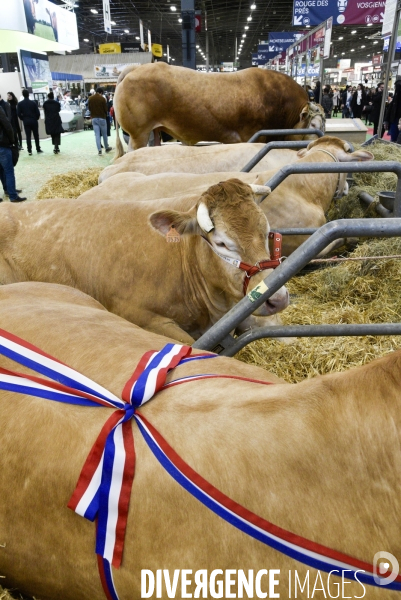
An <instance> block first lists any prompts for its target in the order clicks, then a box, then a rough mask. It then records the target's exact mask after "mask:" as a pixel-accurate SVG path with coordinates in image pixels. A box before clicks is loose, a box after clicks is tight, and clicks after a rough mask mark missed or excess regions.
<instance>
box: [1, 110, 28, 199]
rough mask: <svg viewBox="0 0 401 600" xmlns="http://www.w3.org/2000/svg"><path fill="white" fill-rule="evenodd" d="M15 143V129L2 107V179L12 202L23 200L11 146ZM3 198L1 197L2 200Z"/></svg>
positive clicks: (5, 190)
mask: <svg viewBox="0 0 401 600" xmlns="http://www.w3.org/2000/svg"><path fill="white" fill-rule="evenodd" d="M13 144H14V131H13V128H12V126H11V123H10V121H9V120H8V119H7V117H6V113H5V112H4V110H3V109H2V108H1V107H0V179H1V183H2V184H3V189H4V193H5V194H7V195H8V196H9V197H10V202H23V201H24V200H26V198H21V197H20V196H19V195H18V192H20V191H21V190H17V189H16V187H15V173H14V165H13V155H12V151H11V146H12V145H13ZM2 200H3V199H1V201H2Z"/></svg>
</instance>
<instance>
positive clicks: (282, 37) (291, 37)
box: [269, 31, 304, 54]
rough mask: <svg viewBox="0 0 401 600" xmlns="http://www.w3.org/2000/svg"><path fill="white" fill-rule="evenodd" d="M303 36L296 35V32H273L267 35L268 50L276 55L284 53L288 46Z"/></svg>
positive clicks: (300, 34) (301, 34)
mask: <svg viewBox="0 0 401 600" xmlns="http://www.w3.org/2000/svg"><path fill="white" fill-rule="evenodd" d="M303 35H304V34H303V33H298V32H296V31H278V32H277V31H273V32H271V33H269V50H270V52H275V53H276V54H278V53H279V52H284V50H286V49H287V48H288V46H291V44H294V43H295V42H296V41H298V40H299V38H301V37H302V36H303Z"/></svg>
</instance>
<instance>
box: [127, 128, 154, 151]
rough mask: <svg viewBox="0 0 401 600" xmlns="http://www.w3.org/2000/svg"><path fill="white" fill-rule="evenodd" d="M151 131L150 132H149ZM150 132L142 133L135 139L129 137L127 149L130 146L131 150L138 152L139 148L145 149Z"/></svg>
mask: <svg viewBox="0 0 401 600" xmlns="http://www.w3.org/2000/svg"><path fill="white" fill-rule="evenodd" d="M151 131H152V130H151ZM149 136H150V131H145V132H142V133H140V134H138V135H136V136H135V137H133V136H132V135H130V139H129V144H128V147H130V146H131V149H132V150H138V149H139V148H145V147H146V146H147V145H148V140H149Z"/></svg>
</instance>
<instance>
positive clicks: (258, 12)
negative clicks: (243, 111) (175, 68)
mask: <svg viewBox="0 0 401 600" xmlns="http://www.w3.org/2000/svg"><path fill="white" fill-rule="evenodd" d="M54 1H55V2H56V3H57V4H61V3H62V0H54ZM75 4H76V8H75V9H74V10H75V13H76V15H77V22H78V34H79V41H80V49H81V51H85V52H88V51H93V46H94V45H96V44H99V43H104V42H118V41H123V42H135V41H138V40H136V37H139V19H141V20H142V21H143V24H144V28H145V42H146V41H147V29H150V31H151V34H152V42H156V43H161V44H162V45H163V50H164V52H166V45H167V44H168V45H169V49H170V56H171V57H172V58H174V59H175V62H174V63H173V64H176V65H177V64H178V65H179V64H181V55H182V50H181V23H180V22H179V19H180V11H181V2H180V1H178V2H174V0H163V1H159V0H110V12H111V19H112V21H113V22H114V23H115V25H112V33H111V34H107V33H106V32H105V31H104V27H103V8H102V0H76V2H75ZM292 5H293V0H267V1H266V0H264V1H263V2H262V1H260V0H255V2H254V3H253V2H252V0H251V1H248V0H245V1H244V0H196V5H195V9H196V10H200V11H201V12H202V32H201V33H198V34H197V41H196V43H197V44H198V45H199V46H200V49H202V51H203V52H206V33H205V28H206V21H207V28H208V35H209V54H210V61H211V62H214V64H219V63H221V62H232V61H234V60H235V51H236V45H235V41H236V40H237V43H238V45H239V42H240V40H241V39H244V46H243V50H242V52H241V55H240V59H239V62H240V64H243V65H244V66H249V63H250V59H251V53H252V52H256V50H257V45H258V43H260V42H261V41H262V40H268V37H269V31H295V30H296V29H297V28H295V27H292V26H291V20H292ZM251 6H256V8H254V9H252V10H251ZM172 8H175V9H176V10H172ZM94 11H97V12H94ZM245 27H248V29H245ZM380 31H381V26H380V25H373V26H371V27H367V26H347V27H343V26H335V27H334V30H333V37H332V40H333V54H332V55H333V56H335V55H336V56H337V58H345V57H346V58H350V57H355V58H356V59H358V60H361V61H366V60H367V59H369V57H371V55H372V54H378V53H380V52H382V48H383V42H382V40H381V39H380ZM352 32H355V33H352ZM244 34H245V35H246V37H245V38H243V37H242V36H243V35H244ZM372 36H377V37H376V39H370V38H371V37H372ZM340 38H342V39H340ZM85 40H88V41H85ZM198 56H199V61H197V62H199V64H201V63H203V62H204V61H203V60H202V59H201V57H200V55H199V54H198Z"/></svg>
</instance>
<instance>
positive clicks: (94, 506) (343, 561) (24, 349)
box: [0, 329, 401, 600]
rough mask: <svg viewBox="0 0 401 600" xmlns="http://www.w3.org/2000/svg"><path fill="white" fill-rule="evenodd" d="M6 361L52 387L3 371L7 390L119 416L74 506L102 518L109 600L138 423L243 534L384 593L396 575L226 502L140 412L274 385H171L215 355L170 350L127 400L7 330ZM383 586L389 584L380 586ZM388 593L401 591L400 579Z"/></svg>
mask: <svg viewBox="0 0 401 600" xmlns="http://www.w3.org/2000/svg"><path fill="white" fill-rule="evenodd" d="M0 354H3V355H5V356H7V357H9V358H11V359H13V360H15V361H16V362H18V363H20V364H23V365H24V366H26V367H29V368H30V369H32V370H34V371H36V372H38V373H40V374H42V375H45V376H46V377H48V378H50V379H52V380H53V381H49V380H47V379H42V378H40V377H37V376H32V375H25V374H22V373H18V372H14V371H9V370H7V369H0V389H3V390H8V391H12V392H17V393H21V394H29V395H31V396H37V397H39V398H44V399H48V400H54V401H57V402H64V403H68V404H79V405H81V406H97V407H99V406H105V407H108V408H114V409H116V410H115V412H113V414H112V415H111V416H110V417H109V418H108V420H107V421H106V423H105V425H104V426H103V428H102V430H101V432H100V434H99V436H98V438H97V440H96V442H95V444H94V445H93V447H92V449H91V451H90V453H89V456H88V458H87V460H86V461H85V464H84V466H83V469H82V471H81V474H80V477H79V479H78V483H77V486H76V488H75V491H74V493H73V495H72V497H71V500H70V502H69V504H68V506H69V507H70V508H72V509H73V510H75V511H76V512H77V513H78V514H79V515H82V516H84V517H85V518H87V519H90V520H92V521H93V520H94V519H95V518H97V533H96V553H97V554H98V564H99V572H100V577H101V581H102V584H103V589H104V591H105V594H106V597H107V598H108V600H119V599H118V594H117V591H116V589H115V585H114V581H113V575H112V569H111V566H112V565H113V566H115V567H119V566H120V564H121V560H122V552H123V545H124V535H125V528H126V523H127V515H128V506H129V498H130V494H131V487H132V481H133V478H134V472H135V449H134V440H133V435H132V427H131V424H130V423H129V421H130V420H131V419H132V418H134V419H135V421H136V423H137V425H138V427H139V430H140V431H141V434H142V435H143V437H144V440H145V441H146V443H147V445H148V447H149V448H150V450H151V451H152V453H153V454H154V456H155V457H156V459H157V460H158V461H159V463H160V464H161V465H162V466H163V468H164V469H165V470H166V471H167V472H168V473H169V474H170V475H171V476H172V477H173V478H174V479H175V480H176V481H177V482H178V483H179V484H180V485H181V486H182V487H183V488H184V489H185V490H187V491H188V492H189V493H190V494H192V495H193V496H194V497H195V498H197V499H198V500H199V501H200V502H202V503H203V504H204V505H205V506H207V507H208V508H209V509H210V510H212V511H213V512H214V513H215V514H216V515H218V516H220V517H221V518H222V519H224V520H226V521H227V522H229V523H231V524H232V525H233V526H234V527H237V528H238V529H239V530H240V531H242V532H244V533H246V534H247V535H249V536H251V537H253V538H254V539H256V540H259V541H260V542H262V543H264V544H266V545H267V546H270V547H271V548H274V549H275V550H277V551H279V552H281V553H283V554H285V555H287V556H289V557H291V558H293V559H295V560H298V561H299V562H301V563H303V564H305V565H307V566H310V567H313V568H315V569H319V570H321V571H325V572H331V571H334V572H338V573H339V574H340V575H341V571H342V570H344V571H347V572H348V573H350V574H349V575H347V576H346V578H347V579H356V578H357V579H358V580H359V581H360V582H362V583H366V584H369V585H374V586H379V587H380V585H383V583H384V581H385V578H386V577H388V576H389V575H391V572H387V573H380V575H379V574H377V573H376V572H375V569H374V567H373V565H371V564H370V563H366V562H364V561H361V560H358V559H355V558H352V557H351V556H348V555H346V554H343V553H341V552H337V551H336V550H332V549H330V548H327V547H326V546H323V545H322V544H317V543H316V542H312V541H310V540H308V539H306V538H303V537H301V536H299V535H296V534H294V533H291V532H289V531H286V530H285V529H282V528H281V527H278V526H276V525H274V524H272V523H270V522H269V521H266V520H265V519H263V518H262V517H259V516H258V515H256V514H255V513H252V512H251V511H249V510H248V509H246V508H245V507H243V506H241V505H240V504H238V503H236V502H235V501H234V500H232V499H231V498H229V497H228V496H226V495H225V494H223V493H222V492H221V491H220V490H218V489H217V488H215V487H214V486H212V485H211V484H210V483H209V482H208V481H206V480H205V479H204V478H203V477H202V476H201V475H199V474H198V473H197V472H196V471H194V470H193V469H192V468H191V467H190V466H189V465H188V464H187V463H185V462H184V461H183V460H182V458H181V457H180V456H178V455H177V453H176V452H175V451H174V449H173V448H172V447H171V446H170V445H169V444H168V442H167V441H166V440H165V439H164V438H163V437H162V436H161V434H160V433H159V432H158V431H157V430H156V429H155V428H154V427H153V426H152V425H151V423H149V422H148V421H147V419H146V418H145V417H144V415H142V414H141V413H139V412H137V410H136V409H137V408H138V407H140V406H142V405H143V404H144V403H145V402H148V401H149V400H150V399H151V398H152V397H153V396H154V394H156V393H157V392H158V391H160V390H162V389H164V388H168V387H172V386H175V385H180V384H182V383H187V382H189V381H197V380H199V379H207V378H214V377H218V378H230V379H235V380H239V381H247V382H253V383H258V384H263V385H269V382H266V381H259V380H255V379H247V378H244V377H240V376H235V375H214V374H210V373H209V374H201V375H191V376H187V377H182V378H181V379H177V380H175V381H172V382H169V383H166V377H167V374H168V372H169V371H170V370H171V369H173V368H175V367H176V366H178V365H180V364H185V363H186V362H189V361H192V360H200V359H207V358H215V355H211V354H201V355H196V356H190V354H191V348H190V347H189V346H181V345H179V344H167V345H166V346H165V347H164V348H163V349H162V350H161V351H160V352H157V351H150V352H147V353H146V354H145V355H144V356H143V357H142V359H141V360H140V362H139V364H138V366H137V368H136V369H135V371H134V373H133V375H132V377H131V378H130V379H129V380H128V382H127V383H126V385H125V386H124V390H123V393H122V399H119V398H117V397H116V396H114V395H113V394H111V393H110V392H109V391H108V390H106V389H105V388H103V387H102V386H100V385H98V384H97V383H95V382H94V381H92V380H90V379H89V378H87V377H85V376H84V375H81V374H80V373H78V372H77V371H75V370H74V369H71V368H70V367H68V366H67V365H65V364H64V363H62V362H60V361H58V360H57V359H55V358H53V357H52V356H50V355H48V354H46V353H44V352H42V351H41V350H40V349H39V348H37V347H35V346H33V345H32V344H29V343H28V342H26V341H24V340H22V339H21V338H18V337H17V336H14V335H12V334H10V333H8V332H6V331H4V330H1V329H0ZM381 582H382V583H381ZM385 585H386V588H387V589H391V590H396V591H401V576H400V575H398V576H397V577H396V578H395V580H394V581H392V582H391V583H388V584H387V583H386V584H385Z"/></svg>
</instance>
